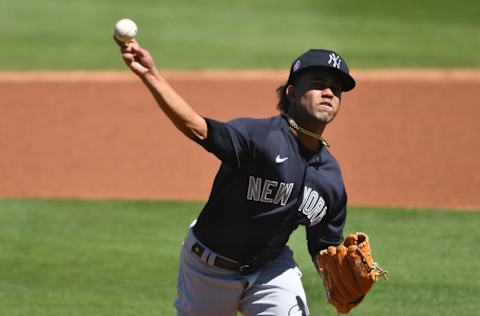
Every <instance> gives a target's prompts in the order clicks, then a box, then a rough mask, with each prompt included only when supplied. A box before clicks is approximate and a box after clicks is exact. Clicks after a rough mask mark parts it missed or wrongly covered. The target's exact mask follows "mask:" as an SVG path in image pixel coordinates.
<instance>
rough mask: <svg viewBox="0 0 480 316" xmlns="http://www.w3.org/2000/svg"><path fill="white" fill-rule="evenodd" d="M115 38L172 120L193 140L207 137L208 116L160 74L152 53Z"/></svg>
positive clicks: (125, 59) (135, 71)
mask: <svg viewBox="0 0 480 316" xmlns="http://www.w3.org/2000/svg"><path fill="white" fill-rule="evenodd" d="M114 39H115V41H116V42H117V44H118V45H119V46H120V49H121V53H122V58H123V60H124V61H125V63H126V64H127V66H128V67H129V68H130V69H131V70H132V71H133V72H134V73H135V74H136V75H137V76H139V77H140V78H141V79H142V81H143V82H144V83H145V85H146V86H147V87H148V89H149V90H150V92H151V93H152V95H153V96H154V98H155V100H156V101H157V104H158V105H159V106H160V108H161V109H162V110H163V112H164V113H165V114H166V115H167V116H168V118H169V119H170V120H171V121H172V123H173V124H174V125H175V126H176V127H177V128H178V129H179V130H180V131H181V132H182V133H183V134H185V135H186V136H187V137H189V138H191V139H195V140H203V139H206V138H207V134H208V127H207V123H206V121H205V119H204V118H203V117H202V116H201V115H199V114H198V113H197V112H195V110H194V109H193V108H192V107H191V106H190V105H189V104H188V103H187V102H186V101H185V100H184V99H183V98H182V97H181V96H180V95H179V94H178V93H177V92H176V91H175V90H174V89H173V88H172V87H171V86H170V84H169V83H168V82H167V81H166V80H165V78H164V77H163V76H162V75H161V74H160V72H159V71H158V70H157V68H156V67H155V63H154V60H153V57H152V56H151V54H150V53H149V52H148V51H147V50H145V49H143V48H142V47H141V46H140V45H139V44H138V42H137V41H135V40H132V41H131V42H128V43H123V42H121V41H119V40H118V39H117V38H116V37H115V36H114Z"/></svg>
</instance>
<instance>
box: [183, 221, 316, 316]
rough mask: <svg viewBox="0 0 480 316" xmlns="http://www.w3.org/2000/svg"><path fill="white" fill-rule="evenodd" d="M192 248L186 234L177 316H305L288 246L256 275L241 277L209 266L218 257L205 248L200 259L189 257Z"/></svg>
mask: <svg viewBox="0 0 480 316" xmlns="http://www.w3.org/2000/svg"><path fill="white" fill-rule="evenodd" d="M195 242H199V241H198V240H197V238H196V237H195V236H194V234H193V232H192V229H190V230H189V231H188V234H187V236H186V238H185V240H184V242H183V245H182V250H181V254H180V269H179V274H178V289H177V299H176V301H175V307H176V309H177V316H235V315H237V311H239V312H240V313H242V314H243V315H246V316H254V315H258V316H260V315H262V316H269V315H271V316H283V315H285V316H297V315H298V316H308V315H309V313H308V307H307V300H306V297H305V291H304V289H303V285H302V282H301V276H302V274H301V272H300V270H299V269H298V267H297V265H296V263H295V261H294V260H293V253H292V251H291V250H290V248H288V246H286V247H285V248H284V249H283V252H282V253H281V254H280V256H279V257H278V258H276V259H275V260H274V261H272V262H270V263H268V264H266V265H265V266H264V267H262V268H261V269H260V270H259V271H257V272H254V273H251V274H246V275H244V274H241V273H239V272H235V271H230V270H225V269H222V268H219V267H216V266H214V265H213V262H214V260H215V256H218V254H216V253H214V252H213V251H211V250H209V249H208V248H206V247H205V251H204V252H203V254H202V257H201V258H200V257H198V256H197V255H196V254H194V253H192V251H191V249H192V246H193V245H194V244H195ZM202 246H204V245H202Z"/></svg>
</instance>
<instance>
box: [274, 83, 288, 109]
mask: <svg viewBox="0 0 480 316" xmlns="http://www.w3.org/2000/svg"><path fill="white" fill-rule="evenodd" d="M277 96H278V104H277V109H278V110H279V111H280V112H282V113H283V114H288V108H289V107H290V101H288V98H287V84H283V85H281V86H280V87H278V88H277Z"/></svg>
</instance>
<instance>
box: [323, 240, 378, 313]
mask: <svg viewBox="0 0 480 316" xmlns="http://www.w3.org/2000/svg"><path fill="white" fill-rule="evenodd" d="M316 261H317V262H316V263H317V268H318V270H319V273H320V275H321V277H322V279H323V285H324V287H325V290H326V291H327V298H328V302H329V303H330V304H332V305H333V306H335V307H336V308H337V311H338V312H340V313H343V314H346V313H348V312H349V311H350V310H351V309H352V308H354V307H355V306H357V305H358V304H360V302H361V301H362V300H363V298H364V297H365V295H366V294H367V292H368V291H369V290H370V288H371V287H372V285H373V283H375V282H376V281H377V280H378V277H380V276H381V277H384V278H385V279H386V273H387V272H386V271H383V270H382V268H381V267H380V266H379V265H378V264H377V263H376V262H373V260H372V254H371V250H370V241H369V239H368V236H367V234H365V233H355V234H350V235H348V236H347V238H345V241H344V242H343V244H341V245H339V246H337V247H333V246H330V247H328V249H324V250H322V251H320V253H319V255H318V256H317V259H316Z"/></svg>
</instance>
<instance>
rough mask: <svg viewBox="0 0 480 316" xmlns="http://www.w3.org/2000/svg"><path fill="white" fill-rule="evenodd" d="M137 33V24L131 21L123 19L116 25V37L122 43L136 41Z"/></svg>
mask: <svg viewBox="0 0 480 316" xmlns="http://www.w3.org/2000/svg"><path fill="white" fill-rule="evenodd" d="M137 31H138V28H137V24H135V22H133V21H132V20H130V19H121V20H120V21H118V22H117V24H115V36H116V37H117V38H118V39H119V40H120V41H122V42H128V41H130V40H132V39H134V38H135V36H136V35H137Z"/></svg>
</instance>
